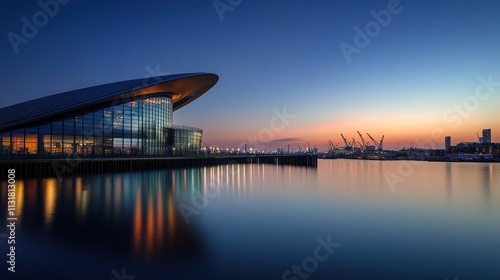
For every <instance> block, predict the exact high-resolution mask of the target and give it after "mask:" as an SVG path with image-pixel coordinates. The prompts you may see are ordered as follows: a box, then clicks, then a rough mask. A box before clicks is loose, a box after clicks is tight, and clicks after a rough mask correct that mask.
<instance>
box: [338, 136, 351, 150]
mask: <svg viewBox="0 0 500 280" xmlns="http://www.w3.org/2000/svg"><path fill="white" fill-rule="evenodd" d="M340 136H342V139H344V143H345V148H346V149H349V148H351V147H352V146H351V145H349V142H347V139H345V137H344V135H342V133H341V134H340Z"/></svg>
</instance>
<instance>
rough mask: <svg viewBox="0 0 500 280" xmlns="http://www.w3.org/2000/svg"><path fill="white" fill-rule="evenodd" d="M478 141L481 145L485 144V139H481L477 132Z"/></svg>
mask: <svg viewBox="0 0 500 280" xmlns="http://www.w3.org/2000/svg"><path fill="white" fill-rule="evenodd" d="M476 135H477V140H479V144H482V143H483V137H479V134H478V133H477V132H476Z"/></svg>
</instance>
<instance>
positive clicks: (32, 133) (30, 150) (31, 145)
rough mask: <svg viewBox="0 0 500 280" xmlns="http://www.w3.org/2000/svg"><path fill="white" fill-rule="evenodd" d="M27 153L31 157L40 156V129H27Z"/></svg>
mask: <svg viewBox="0 0 500 280" xmlns="http://www.w3.org/2000/svg"><path fill="white" fill-rule="evenodd" d="M25 151H26V154H29V155H36V154H38V127H31V128H27V129H26V135H25Z"/></svg>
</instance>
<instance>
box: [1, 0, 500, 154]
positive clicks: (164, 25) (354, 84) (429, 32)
mask: <svg viewBox="0 0 500 280" xmlns="http://www.w3.org/2000/svg"><path fill="white" fill-rule="evenodd" d="M54 1H55V0H54ZM42 2H44V3H47V2H51V1H44V0H42ZM61 2H63V1H62V0H61ZM220 3H225V4H227V5H230V4H229V3H239V5H235V6H234V7H231V8H232V11H226V12H224V13H223V17H224V20H221V18H220V17H219V14H218V13H217V11H216V9H215V8H214V1H194V0H193V1H147V4H144V3H140V2H139V1H106V2H102V1H76V0H73V1H71V0H70V1H68V3H66V4H58V7H59V10H58V11H57V13H55V15H54V16H53V17H49V18H48V20H47V23H46V24H45V25H43V26H41V27H40V28H38V32H37V33H36V34H35V35H34V36H33V37H32V38H29V39H27V40H28V42H27V43H26V44H20V45H19V46H18V52H17V53H16V52H15V50H14V49H15V48H13V46H12V44H11V42H10V40H9V37H8V34H9V33H11V32H12V33H15V34H17V35H19V36H22V27H23V24H24V23H23V21H22V18H23V17H26V18H27V19H28V20H29V21H31V22H33V16H34V15H36V13H37V12H39V11H43V10H42V8H41V6H40V5H39V4H38V3H37V2H36V1H12V0H5V1H2V4H1V6H2V8H1V9H0V21H1V25H0V29H1V34H3V35H4V37H2V38H3V39H2V40H0V60H1V61H2V64H1V65H0V75H1V77H2V83H1V84H0V91H1V92H2V95H1V96H2V101H3V102H2V103H3V106H8V105H12V104H15V103H19V102H22V101H26V100H30V99H33V98H37V97H42V96H46V95H50V94H55V93H59V92H64V91H68V90H72V89H78V88H82V87H88V86H93V85H98V84H103V83H109V82H114V81H120V80H127V79H135V78H142V77H146V76H148V75H150V74H151V72H153V73H158V74H165V73H170V74H174V73H183V72H211V73H216V74H218V75H219V76H220V81H219V83H218V84H217V85H216V86H215V87H214V88H213V89H212V90H211V91H209V92H208V93H207V94H206V95H205V96H203V97H201V98H200V99H199V100H197V101H196V102H194V103H192V104H190V106H187V107H185V108H183V109H182V110H179V111H178V112H176V113H175V114H174V122H175V123H177V124H185V125H191V126H196V127H201V128H203V129H204V142H205V143H206V144H209V145H219V146H221V147H224V146H228V147H231V146H236V145H238V144H240V143H242V142H245V141H247V140H248V138H249V137H250V138H251V137H256V136H258V135H259V132H262V131H263V129H266V128H268V127H269V122H270V120H271V119H272V118H273V117H274V116H275V113H273V109H275V110H276V109H277V110H280V111H281V110H283V108H284V107H286V110H287V112H289V113H290V114H293V115H295V118H293V119H291V120H290V122H289V123H287V124H286V127H285V128H284V129H283V130H280V131H274V132H273V134H272V135H270V136H272V137H271V139H266V140H264V141H261V142H262V143H261V144H262V145H263V146H269V148H272V147H273V146H276V145H278V144H277V142H280V141H279V140H280V139H287V140H288V142H290V144H293V145H296V144H297V143H300V144H304V143H306V142H307V141H310V142H312V143H314V144H315V145H317V146H318V147H324V146H326V145H325V144H326V141H327V140H328V139H332V141H334V142H335V143H336V142H339V141H340V133H344V135H347V136H349V137H354V136H355V135H357V134H356V130H360V131H361V132H363V133H364V132H369V133H370V134H371V135H372V136H374V137H376V138H379V137H380V136H381V135H382V134H385V135H386V136H385V137H386V140H385V141H386V144H387V145H389V147H390V146H391V145H392V146H396V145H397V144H399V143H402V144H401V146H403V145H409V144H410V142H414V141H415V140H417V142H418V139H424V138H426V137H429V135H430V134H431V132H432V131H433V130H435V129H436V128H439V129H442V131H443V133H444V134H450V135H452V136H453V139H454V142H456V141H474V140H475V132H476V131H477V132H480V131H481V130H482V129H483V128H486V127H490V128H492V129H493V133H492V134H493V140H496V141H500V138H498V137H496V135H500V134H497V133H500V122H499V121H498V120H499V119H500V118H499V117H500V113H498V112H499V111H498V107H499V106H498V105H500V87H496V92H495V91H494V92H491V94H490V96H489V97H488V98H486V99H485V100H479V102H478V104H477V106H475V107H474V110H469V111H468V112H467V113H468V116H467V117H461V124H460V126H459V127H455V126H453V125H452V123H451V122H447V121H445V120H444V118H443V114H444V113H445V112H446V111H447V110H449V109H450V108H453V106H454V104H463V102H464V100H466V98H467V97H468V96H473V95H474V91H475V89H476V87H477V85H478V84H479V81H478V77H480V76H482V77H488V76H489V75H491V77H492V80H493V81H499V82H500V69H499V65H500V64H499V63H498V61H499V58H500V37H499V36H498V30H499V28H500V17H498V11H499V10H500V3H499V2H498V1H423V0H421V1H417V0H413V1H408V0H406V1H400V3H399V4H398V5H397V7H398V8H399V9H400V10H401V11H400V12H399V13H397V14H392V15H391V20H390V22H389V23H388V24H387V26H385V27H383V26H380V31H379V32H378V33H377V34H376V35H375V36H373V37H372V38H370V40H371V41H370V43H369V44H368V45H367V46H366V47H364V48H360V53H355V54H352V56H351V57H350V58H351V62H350V63H348V62H347V61H346V58H345V57H344V55H343V53H342V50H341V49H340V47H339V44H341V43H342V42H345V43H348V44H350V45H353V46H355V43H354V37H355V31H354V28H355V27H359V28H360V29H362V30H364V29H365V26H366V25H367V23H369V22H371V21H373V20H374V18H373V16H372V15H371V13H370V12H371V11H374V12H377V13H378V12H379V11H381V10H388V4H389V3H392V4H393V5H396V4H397V3H396V2H393V1H314V0H312V1H303V0H287V1H248V0H243V1H240V2H238V1H232V2H228V1H225V0H221V1H220ZM152 70H153V71H152ZM157 70H159V71H157ZM3 106H2V107H3ZM495 131H497V133H495ZM281 143H282V142H281ZM439 144H441V143H439ZM280 145H281V144H280Z"/></svg>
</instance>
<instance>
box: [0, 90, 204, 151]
mask: <svg viewBox="0 0 500 280" xmlns="http://www.w3.org/2000/svg"><path fill="white" fill-rule="evenodd" d="M201 136H202V131H201V130H200V129H197V128H190V127H177V126H173V123H172V99H171V98H170V97H168V96H161V97H149V98H144V99H140V100H134V101H131V102H128V103H124V104H116V105H110V106H107V107H104V108H97V109H95V110H84V111H78V112H74V113H71V114H67V115H64V116H63V117H61V118H56V119H51V120H48V121H45V122H42V123H40V124H38V125H36V126H29V127H24V128H19V129H15V130H10V131H3V132H0V142H1V144H2V153H1V155H0V157H2V158H29V157H33V158H53V157H55V158H61V157H126V156H168V155H191V154H196V153H197V152H198V151H199V149H200V147H201Z"/></svg>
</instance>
